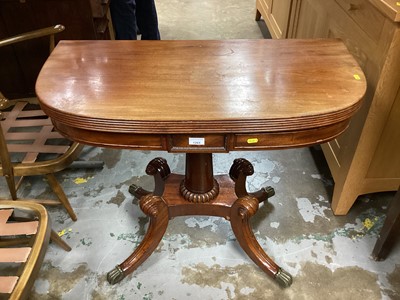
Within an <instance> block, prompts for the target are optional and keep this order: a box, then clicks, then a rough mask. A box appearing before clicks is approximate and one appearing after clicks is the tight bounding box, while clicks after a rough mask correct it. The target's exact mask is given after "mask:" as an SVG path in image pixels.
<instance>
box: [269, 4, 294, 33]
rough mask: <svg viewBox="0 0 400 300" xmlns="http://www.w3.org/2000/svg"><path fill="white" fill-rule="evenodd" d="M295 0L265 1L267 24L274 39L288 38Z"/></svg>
mask: <svg viewBox="0 0 400 300" xmlns="http://www.w3.org/2000/svg"><path fill="white" fill-rule="evenodd" d="M292 2H293V0H265V2H264V3H265V4H266V6H267V10H268V13H267V16H266V20H265V22H266V23H267V26H268V29H269V31H270V33H271V36H272V37H273V38H274V39H282V38H287V32H288V28H289V18H290V11H291V7H292Z"/></svg>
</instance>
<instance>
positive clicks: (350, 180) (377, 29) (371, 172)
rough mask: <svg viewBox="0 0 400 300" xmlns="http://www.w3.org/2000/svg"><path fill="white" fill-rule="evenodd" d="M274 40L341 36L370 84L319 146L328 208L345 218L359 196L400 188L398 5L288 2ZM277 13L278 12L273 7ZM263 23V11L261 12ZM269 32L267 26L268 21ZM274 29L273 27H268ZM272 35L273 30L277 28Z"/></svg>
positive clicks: (389, 1)
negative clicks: (345, 122) (327, 178)
mask: <svg viewBox="0 0 400 300" xmlns="http://www.w3.org/2000/svg"><path fill="white" fill-rule="evenodd" d="M264 2H265V3H266V2H270V3H269V8H270V10H269V11H268V12H269V13H270V14H271V13H272V14H273V13H275V15H277V16H285V17H284V18H280V19H279V18H278V19H279V20H280V21H281V22H280V23H279V28H280V31H279V32H281V33H282V34H281V35H280V36H278V35H276V34H275V35H274V34H272V33H271V35H272V36H273V37H274V38H321V37H332V38H333V37H337V38H341V39H342V40H343V41H344V42H345V44H346V46H347V47H348V49H349V51H350V52H351V53H352V54H353V55H354V57H355V58H356V59H357V61H358V62H359V64H360V66H361V67H362V69H363V71H364V73H365V74H366V77H367V81H368V91H367V94H366V97H365V100H364V101H365V102H364V105H363V107H362V108H361V110H360V111H359V112H358V113H357V115H356V116H355V117H354V118H353V120H352V121H351V124H350V127H349V129H348V130H347V131H346V132H345V133H344V134H342V135H341V136H340V137H339V138H337V139H335V140H333V141H331V142H329V143H326V144H324V145H323V146H322V148H323V151H324V154H325V157H326V160H327V162H328V165H329V168H330V170H331V173H332V176H333V178H334V181H335V186H334V192H333V199H332V209H333V211H334V213H335V214H337V215H343V214H347V212H348V211H349V209H350V208H351V206H352V205H353V204H354V202H355V201H356V199H357V197H358V196H359V195H362V194H367V193H372V192H381V191H395V190H397V189H398V187H399V185H400V6H399V4H398V1H393V0H324V1H320V0H292V1H290V3H286V6H285V8H284V9H286V11H285V12H279V13H277V12H276V11H275V12H274V9H273V7H274V3H275V2H279V1H276V0H275V1H270V0H257V9H258V7H264V6H265V5H264V4H265V3H264ZM276 9H277V8H276ZM258 11H259V13H260V14H261V15H262V16H263V18H264V19H266V20H267V19H274V18H272V17H271V16H264V15H265V13H266V12H265V11H264V12H263V11H262V10H259V9H258ZM266 23H267V26H268V28H269V29H270V27H271V25H270V24H269V23H268V22H267V21H266ZM270 30H271V31H274V29H273V27H271V29H270ZM275 31H276V30H275Z"/></svg>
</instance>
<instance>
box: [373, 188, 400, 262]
mask: <svg viewBox="0 0 400 300" xmlns="http://www.w3.org/2000/svg"><path fill="white" fill-rule="evenodd" d="M399 237H400V188H399V190H398V191H397V193H396V195H395V196H394V197H393V199H392V200H391V202H390V204H389V206H388V209H387V213H386V220H385V223H383V227H382V229H381V232H380V233H379V236H378V240H377V241H376V243H375V247H374V250H373V251H372V257H373V258H374V259H375V260H384V259H386V257H387V256H388V254H389V253H390V250H391V249H392V248H393V246H394V245H395V243H396V241H397V240H398V238H399Z"/></svg>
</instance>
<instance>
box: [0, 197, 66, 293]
mask: <svg viewBox="0 0 400 300" xmlns="http://www.w3.org/2000/svg"><path fill="white" fill-rule="evenodd" d="M54 234H56V233H54ZM51 235H52V233H51V230H50V226H49V218H48V215H47V211H46V209H45V208H44V207H43V206H42V205H40V204H38V203H34V202H26V201H6V200H2V201H0V294H9V295H10V298H9V299H26V298H27V297H28V295H29V292H30V290H31V288H32V286H33V284H34V281H35V279H36V277H37V274H38V273H39V270H40V267H41V265H42V262H43V258H44V255H45V252H46V249H47V245H48V243H49V238H50V236H51ZM57 238H58V239H59V240H61V239H60V238H59V237H58V235H57ZM62 243H64V242H62Z"/></svg>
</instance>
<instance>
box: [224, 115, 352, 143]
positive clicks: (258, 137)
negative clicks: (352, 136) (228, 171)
mask: <svg viewBox="0 0 400 300" xmlns="http://www.w3.org/2000/svg"><path fill="white" fill-rule="evenodd" d="M347 126H348V122H347V121H343V122H340V123H338V124H334V125H331V126H325V127H320V128H315V129H310V130H297V131H292V132H277V133H259V134H234V135H233V137H232V140H231V142H230V145H232V146H231V147H230V149H232V150H263V149H265V150H267V149H285V148H294V147H304V146H310V145H315V144H321V143H324V142H326V141H328V140H331V139H332V138H334V137H336V136H338V135H339V134H340V133H342V132H343V131H344V130H345V129H346V128H347Z"/></svg>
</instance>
